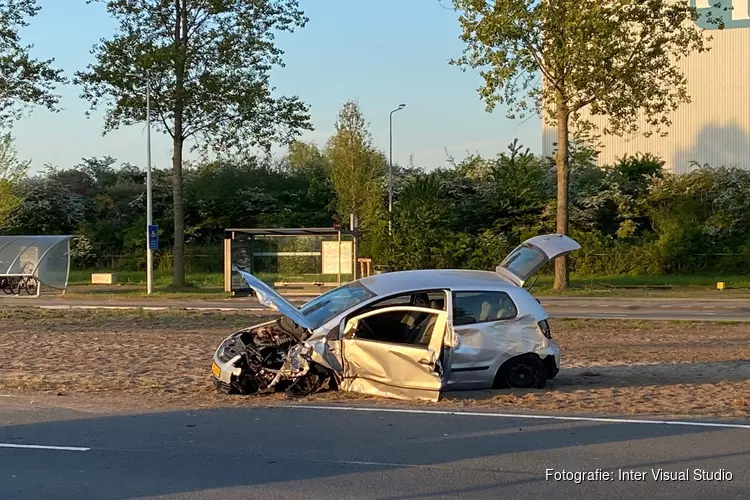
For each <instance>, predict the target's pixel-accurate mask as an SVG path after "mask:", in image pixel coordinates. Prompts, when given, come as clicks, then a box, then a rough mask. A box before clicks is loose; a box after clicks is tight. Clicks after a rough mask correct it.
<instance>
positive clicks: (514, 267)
mask: <svg viewBox="0 0 750 500" xmlns="http://www.w3.org/2000/svg"><path fill="white" fill-rule="evenodd" d="M545 260H546V256H545V255H544V254H543V253H542V252H540V251H539V250H537V249H536V248H534V247H532V246H529V245H521V246H519V247H518V248H516V249H515V250H514V251H513V252H512V253H511V254H510V255H508V257H506V259H505V260H504V261H503V262H502V263H501V264H500V267H504V268H505V269H507V270H508V271H510V272H512V273H513V274H515V275H516V276H518V277H519V278H521V279H522V280H526V279H528V278H529V276H531V275H532V274H533V273H534V272H535V271H536V270H537V269H538V268H539V266H541V265H542V264H544V262H545Z"/></svg>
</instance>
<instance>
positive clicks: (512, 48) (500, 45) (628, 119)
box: [451, 0, 709, 289]
mask: <svg viewBox="0 0 750 500" xmlns="http://www.w3.org/2000/svg"><path fill="white" fill-rule="evenodd" d="M453 5H454V7H455V8H456V10H457V11H458V12H459V24H460V26H461V40H462V41H463V42H464V43H465V45H466V46H465V49H464V52H463V55H462V56H461V57H459V58H457V59H455V60H453V61H451V63H452V64H454V65H457V66H460V67H461V68H463V69H467V68H472V69H479V71H480V75H481V77H482V79H483V85H482V86H481V87H480V89H479V95H480V97H481V99H482V100H483V101H484V102H485V104H486V108H487V111H492V110H493V109H494V108H495V106H496V105H497V104H503V105H505V106H506V108H507V109H508V117H509V118H511V119H515V118H524V117H525V116H527V115H532V114H541V115H542V116H543V118H544V119H545V120H546V121H547V122H548V123H550V124H551V125H555V126H556V127H557V143H558V146H559V151H558V153H557V155H556V158H555V163H556V172H557V186H558V189H557V204H556V208H555V216H556V229H557V232H559V233H562V234H566V233H567V232H568V229H569V223H570V222H571V221H572V222H573V223H574V224H575V223H576V220H575V218H576V217H577V216H578V215H577V214H576V213H575V211H576V207H574V208H573V210H570V206H569V205H570V200H569V197H568V194H569V189H570V183H571V177H572V173H571V170H570V165H569V162H570V159H571V158H570V155H569V153H570V151H569V142H570V136H571V128H573V129H575V130H576V131H578V132H580V133H582V134H585V135H587V136H589V137H594V136H595V135H596V133H598V132H603V133H604V134H617V135H621V134H623V133H635V132H637V131H638V124H639V123H640V121H639V120H637V119H636V118H637V117H639V116H640V117H642V118H643V120H645V122H646V123H647V124H648V127H647V128H645V129H644V130H641V131H640V132H642V133H644V134H645V135H650V134H651V133H653V132H659V133H661V132H663V131H665V130H667V128H668V127H669V125H671V122H670V118H669V117H670V113H671V112H673V111H674V110H676V109H677V108H678V107H679V106H680V105H681V104H683V103H686V102H689V99H690V97H689V95H688V93H687V82H686V80H685V77H684V75H683V73H682V70H681V69H680V67H679V65H678V64H677V61H679V60H680V59H681V58H684V57H686V56H688V55H690V54H691V53H693V52H703V51H706V50H708V48H709V46H708V44H707V41H708V37H707V36H706V35H705V34H704V32H703V30H702V29H701V28H699V27H698V26H697V25H696V24H695V21H697V20H698V17H699V14H698V12H697V11H696V9H695V8H694V7H691V6H689V5H688V3H687V2H674V1H673V0H609V1H602V0H555V1H548V2H539V1H532V0H453ZM540 75H541V78H540ZM591 117H603V118H605V119H606V125H605V126H604V127H602V128H601V130H599V129H598V127H597V126H596V124H595V122H594V121H593V120H591ZM571 126H572V127H571ZM566 262H567V259H564V258H563V259H558V260H557V262H556V267H557V271H556V276H555V288H561V289H562V288H566V287H567V282H568V268H567V265H566Z"/></svg>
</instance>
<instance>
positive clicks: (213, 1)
mask: <svg viewBox="0 0 750 500" xmlns="http://www.w3.org/2000/svg"><path fill="white" fill-rule="evenodd" d="M89 1H98V2H102V3H104V4H106V6H107V10H108V12H109V13H110V14H111V15H112V16H114V18H115V19H117V21H118V22H119V29H118V31H117V32H116V33H115V35H114V36H113V37H112V38H111V39H109V40H105V41H102V42H101V43H100V44H97V45H95V46H94V49H93V54H94V57H95V59H96V61H95V63H94V64H92V65H89V66H88V68H87V70H86V71H81V72H78V73H76V82H77V83H79V84H80V85H82V86H83V89H84V90H83V94H82V97H83V98H85V99H87V100H89V101H90V102H91V105H92V109H95V108H97V107H99V106H100V105H103V106H104V107H105V109H106V118H105V125H104V133H105V134H106V133H107V132H109V131H111V130H113V129H116V128H118V127H120V126H127V125H131V124H133V123H135V122H136V121H138V120H142V119H143V117H144V116H145V110H146V94H145V92H144V90H143V89H144V77H146V75H148V76H147V79H148V82H150V85H151V90H152V96H153V101H152V109H153V113H154V115H155V121H156V126H157V127H159V128H160V129H161V130H162V131H163V132H165V133H167V134H169V136H170V137H171V138H172V147H173V154H172V183H173V186H172V187H173V201H174V243H173V244H174V247H173V252H174V269H173V272H174V275H173V281H172V282H173V285H174V286H176V287H181V286H183V285H184V282H185V265H184V255H185V223H184V219H185V214H184V212H185V211H184V203H183V175H182V168H183V148H184V145H185V141H186V140H188V139H191V138H193V139H196V143H195V145H194V146H193V147H194V148H195V149H199V150H201V151H203V152H213V153H215V154H217V155H219V156H221V155H223V154H226V153H228V152H230V151H231V152H244V151H245V150H247V149H248V148H251V147H256V146H260V147H262V148H265V149H268V148H270V145H271V144H272V143H273V142H274V141H281V142H286V141H289V140H291V139H293V138H294V137H296V136H297V135H298V134H299V130H300V129H311V128H312V127H311V126H310V124H309V115H308V108H307V106H306V105H305V104H303V103H302V102H301V101H300V100H299V99H298V98H297V97H296V96H295V97H276V96H274V95H273V90H274V89H273V88H272V87H271V86H270V71H271V69H272V68H273V67H274V66H279V65H282V64H283V63H282V55H283V51H282V50H281V49H279V48H278V47H277V46H276V43H275V40H274V37H275V33H276V32H278V31H289V32H291V31H293V30H294V29H295V28H296V27H302V26H304V25H305V23H306V22H307V18H306V17H305V16H304V13H303V12H302V11H301V10H300V9H299V8H298V2H297V0H255V1H252V2H248V1H247V0H89Z"/></svg>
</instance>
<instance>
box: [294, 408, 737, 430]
mask: <svg viewBox="0 0 750 500" xmlns="http://www.w3.org/2000/svg"><path fill="white" fill-rule="evenodd" d="M284 408H303V409H308V410H339V411H363V412H372V413H378V412H383V413H411V414H420V415H454V416H459V417H494V418H517V419H531V420H566V421H571V422H604V423H614V424H659V425H686V426H693V427H721V428H727V429H750V424H729V423H726V424H723V423H718V422H690V421H684V420H641V419H630V418H608V417H567V416H562V415H525V414H514V413H492V412H476V411H449V410H416V409H404V408H372V407H364V406H322V405H287V406H284Z"/></svg>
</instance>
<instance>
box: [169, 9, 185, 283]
mask: <svg viewBox="0 0 750 500" xmlns="http://www.w3.org/2000/svg"><path fill="white" fill-rule="evenodd" d="M187 15H188V13H187V2H186V0H175V26H174V48H175V77H176V78H175V103H174V135H173V141H172V198H173V203H174V247H173V249H172V251H173V257H174V262H173V267H172V286H173V287H175V288H182V287H184V286H185V205H184V203H183V200H182V148H183V146H184V143H185V138H184V137H183V133H184V130H183V123H182V118H183V112H184V110H185V104H184V98H183V90H184V87H185V71H186V68H185V61H186V52H187V43H188V38H187V23H188V17H187Z"/></svg>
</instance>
